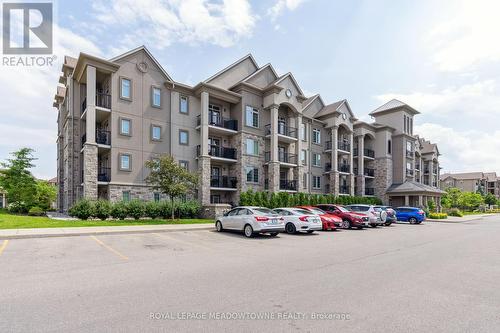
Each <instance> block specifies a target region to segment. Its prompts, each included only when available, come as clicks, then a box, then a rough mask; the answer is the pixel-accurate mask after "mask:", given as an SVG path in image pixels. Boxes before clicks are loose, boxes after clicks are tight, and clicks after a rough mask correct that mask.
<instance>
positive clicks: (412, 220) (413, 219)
mask: <svg viewBox="0 0 500 333" xmlns="http://www.w3.org/2000/svg"><path fill="white" fill-rule="evenodd" d="M408 221H409V222H410V224H415V223H417V219H416V218H414V217H410V219H409V220H408Z"/></svg>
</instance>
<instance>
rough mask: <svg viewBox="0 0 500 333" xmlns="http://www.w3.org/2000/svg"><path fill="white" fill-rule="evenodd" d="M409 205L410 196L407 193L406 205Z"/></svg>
mask: <svg viewBox="0 0 500 333" xmlns="http://www.w3.org/2000/svg"><path fill="white" fill-rule="evenodd" d="M409 205H410V196H409V195H405V206H409Z"/></svg>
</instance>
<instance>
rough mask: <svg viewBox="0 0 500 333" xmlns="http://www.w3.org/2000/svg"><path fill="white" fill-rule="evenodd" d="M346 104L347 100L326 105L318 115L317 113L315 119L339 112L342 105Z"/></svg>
mask: <svg viewBox="0 0 500 333" xmlns="http://www.w3.org/2000/svg"><path fill="white" fill-rule="evenodd" d="M345 102H346V100H345V99H343V100H341V101H337V102H335V103H332V104H328V105H325V107H324V108H322V109H321V110H319V111H318V113H316V114H315V115H314V117H322V116H326V115H328V114H333V113H335V112H337V110H338V109H339V108H340V106H341V105H342V104H344V103H345Z"/></svg>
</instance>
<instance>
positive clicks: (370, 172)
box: [364, 168, 375, 177]
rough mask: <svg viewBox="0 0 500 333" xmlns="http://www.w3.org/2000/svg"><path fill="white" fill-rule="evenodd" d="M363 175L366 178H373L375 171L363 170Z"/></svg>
mask: <svg viewBox="0 0 500 333" xmlns="http://www.w3.org/2000/svg"><path fill="white" fill-rule="evenodd" d="M364 175H365V176H367V177H375V169H371V168H365V170H364Z"/></svg>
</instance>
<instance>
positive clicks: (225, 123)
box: [196, 111, 238, 131]
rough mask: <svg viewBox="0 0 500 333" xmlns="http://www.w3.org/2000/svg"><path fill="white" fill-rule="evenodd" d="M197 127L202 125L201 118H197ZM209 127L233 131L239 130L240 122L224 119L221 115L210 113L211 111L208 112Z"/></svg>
mask: <svg viewBox="0 0 500 333" xmlns="http://www.w3.org/2000/svg"><path fill="white" fill-rule="evenodd" d="M196 125H197V126H200V125H201V116H198V117H197V118H196ZM208 125H210V126H216V127H221V128H226V129H230V130H233V131H237V130H238V120H236V119H230V118H224V117H222V116H221V115H220V114H218V113H215V112H210V111H209V112H208Z"/></svg>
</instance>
